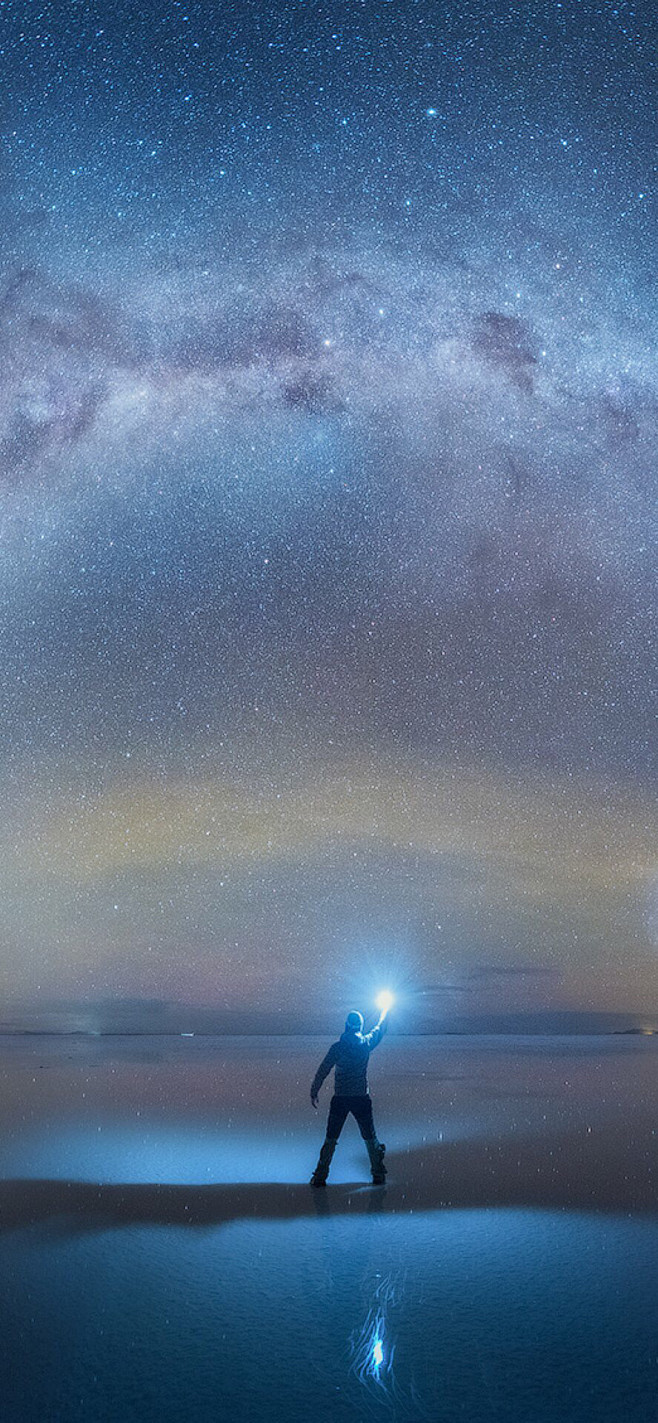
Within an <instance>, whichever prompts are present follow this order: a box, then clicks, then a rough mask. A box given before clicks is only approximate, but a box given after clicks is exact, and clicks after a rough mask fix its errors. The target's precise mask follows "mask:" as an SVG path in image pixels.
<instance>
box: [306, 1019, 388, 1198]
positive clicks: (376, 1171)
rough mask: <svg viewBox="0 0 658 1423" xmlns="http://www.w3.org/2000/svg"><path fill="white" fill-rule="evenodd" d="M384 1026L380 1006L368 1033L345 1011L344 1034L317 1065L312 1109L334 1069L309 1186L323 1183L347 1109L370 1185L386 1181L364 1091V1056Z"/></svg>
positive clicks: (378, 1039) (381, 1146) (381, 1148)
mask: <svg viewBox="0 0 658 1423" xmlns="http://www.w3.org/2000/svg"><path fill="white" fill-rule="evenodd" d="M387 1026H388V1009H387V1008H383V1009H382V1012H381V1014H380V1017H379V1022H378V1023H377V1024H376V1026H375V1027H374V1028H373V1029H372V1032H370V1033H364V1031H363V1017H362V1015H361V1013H356V1012H352V1013H348V1015H347V1018H346V1021H345V1031H344V1033H342V1035H341V1037H340V1038H339V1039H338V1042H335V1043H332V1045H331V1047H330V1048H329V1051H328V1053H327V1055H326V1057H324V1058H323V1059H322V1062H321V1063H320V1066H319V1067H318V1070H317V1072H316V1074H315V1077H314V1078H313V1081H312V1083H311V1102H312V1104H313V1106H314V1107H315V1108H317V1105H318V1092H319V1091H320V1088H321V1086H322V1083H323V1082H324V1080H325V1077H328V1076H329V1073H330V1072H331V1070H332V1068H335V1081H334V1095H333V1097H332V1099H331V1102H330V1104H329V1117H328V1120H327V1132H326V1136H325V1139H324V1142H323V1144H322V1149H321V1151H320V1156H319V1159H318V1164H317V1166H316V1168H315V1171H314V1172H313V1175H312V1176H311V1185H312V1186H326V1184H327V1176H328V1174H329V1167H330V1165H331V1160H332V1157H333V1154H334V1151H335V1150H336V1143H337V1141H338V1138H339V1136H340V1134H341V1131H342V1130H343V1127H344V1125H345V1122H346V1120H347V1117H348V1116H349V1114H350V1112H351V1113H352V1116H353V1117H355V1118H356V1122H357V1124H358V1128H359V1131H360V1132H361V1136H362V1137H363V1140H364V1141H365V1144H366V1147H367V1149H368V1156H369V1158H370V1169H371V1172H372V1180H373V1185H375V1186H383V1185H384V1183H385V1181H386V1167H385V1165H384V1154H385V1152H386V1147H385V1146H384V1144H383V1142H381V1141H378V1140H377V1133H376V1131H375V1123H374V1121H373V1115H372V1100H371V1097H370V1093H369V1091H368V1059H369V1057H370V1054H371V1052H372V1051H373V1048H376V1047H377V1046H378V1044H379V1043H380V1042H381V1040H382V1038H383V1036H384V1033H385V1032H386V1028H387Z"/></svg>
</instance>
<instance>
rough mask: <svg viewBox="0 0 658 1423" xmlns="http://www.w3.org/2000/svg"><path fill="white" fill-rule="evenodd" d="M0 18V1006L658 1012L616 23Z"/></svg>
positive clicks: (609, 17) (147, 1017) (99, 5)
mask: <svg viewBox="0 0 658 1423" xmlns="http://www.w3.org/2000/svg"><path fill="white" fill-rule="evenodd" d="M1 15H2V18H1V21H0V48H1V50H2V56H1V57H2V63H3V66H4V70H3V72H4V90H5V93H7V94H11V102H10V104H9V108H8V113H9V112H10V114H11V117H10V119H7V121H6V122H5V125H4V128H3V132H2V135H1V138H0V142H1V144H2V149H3V164H4V169H5V173H6V185H5V197H4V205H3V227H4V233H5V241H4V245H3V253H2V257H1V259H0V264H1V270H0V303H1V305H0V322H1V328H0V329H1V334H2V347H3V361H2V377H1V380H0V456H1V457H0V527H1V529H2V541H3V559H2V566H1V568H0V598H1V604H0V606H1V607H2V613H1V615H0V647H1V649H2V661H3V685H2V722H3V730H4V735H3V756H2V767H1V769H0V796H1V801H2V807H3V815H2V832H1V834H2V860H1V865H0V891H1V893H2V898H3V905H4V909H3V921H4V925H5V940H6V944H5V953H4V955H3V964H2V975H3V976H2V979H1V980H0V989H1V991H2V1005H3V1006H2V1007H1V1009H0V1017H1V1018H2V1021H4V1022H6V1023H8V1024H17V1023H36V1024H41V1025H44V1024H50V1023H55V1024H57V1025H61V1024H66V1023H69V1024H70V1023H71V1022H73V1023H84V1024H85V1025H89V1024H91V1025H92V1026H96V1027H97V1028H103V1027H105V1026H108V1025H113V1024H117V1023H122V1022H127V1021H130V1022H131V1023H137V1024H141V1025H143V1026H147V1027H148V1026H152V1025H153V1024H154V1023H156V1024H166V1025H167V1026H172V1027H173V1028H176V1026H177V1025H178V1024H179V1019H180V1011H179V1010H180V1009H181V1006H182V1005H185V1006H186V1011H187V1010H188V1009H191V1008H194V1010H195V1011H196V1012H197V1018H196V1019H195V1022H197V1023H199V1024H201V1025H205V1026H220V1027H227V1026H237V1027H240V1028H245V1027H247V1028H248V1027H249V1026H250V1025H254V1024H256V1025H263V1026H265V1027H271V1026H274V1025H276V1026H278V1027H280V1028H282V1029H287V1028H289V1027H294V1026H297V1025H298V1018H297V1012H296V1010H295V1011H294V1012H293V1013H292V1014H291V1013H290V1009H289V1005H290V1003H291V1001H292V1000H294V999H296V998H298V996H299V994H300V992H301V993H302V995H303V1000H304V1003H305V1005H306V1011H307V1012H308V1021H309V1023H310V1024H313V1023H321V1024H324V1021H325V1017H324V1015H325V1013H326V1012H327V1013H329V1014H330V1015H332V1014H334V1013H335V1012H336V1011H340V1012H342V1008H343V1004H344V1000H345V998H349V999H350V1001H351V1000H352V997H353V996H354V994H355V993H356V994H359V993H362V992H363V993H366V992H369V991H370V990H371V988H372V986H373V985H374V987H377V986H378V985H380V984H381V983H382V982H387V983H388V982H390V983H391V986H392V988H394V989H396V988H397V987H398V986H399V985H400V984H403V985H406V990H405V991H406V997H405V998H404V1001H405V1002H406V1004H407V1007H406V1009H405V1011H406V1013H407V1021H408V1022H409V1024H410V1025H413V1024H414V1023H416V1024H419V1023H421V1022H422V1023H423V1024H424V1025H425V1026H427V1025H435V1026H437V1027H445V1026H450V1025H451V1024H453V1025H454V1024H460V1023H476V1022H477V1023H483V1024H487V1023H495V1022H496V1021H498V1020H499V1019H500V1018H501V1015H507V1016H508V1017H509V1015H510V1014H511V1015H513V1014H517V1015H519V1019H521V1018H523V1015H526V1018H527V1020H528V1022H530V1021H531V1020H532V1021H537V1022H539V1021H545V1022H549V1021H554V1020H555V1015H556V1014H557V1015H559V1014H564V1013H568V1012H571V1013H573V1014H574V1021H575V1020H576V1019H577V1018H578V1014H581V1015H582V1014H597V1013H599V1014H614V1013H617V1012H619V1013H626V1014H631V1015H638V1014H642V1013H643V1012H644V1013H646V1012H647V1011H650V1009H651V1008H652V1007H655V1009H656V1012H658V977H657V973H656V964H657V959H656V953H657V950H658V913H657V910H656V904H657V902H658V900H657V897H656V884H657V883H658V881H657V879H656V853H655V844H656V840H655V829H656V813H655V799H654V794H653V792H654V789H655V770H656V760H655V745H656V742H655V735H654V734H653V732H654V722H653V719H652V714H651V713H652V701H653V698H654V695H655V685H656V663H655V609H656V598H655V566H656V473H655V450H656V442H657V437H658V375H657V372H656V363H655V325H656V297H655V282H654V278H653V267H654V253H655V221H656V203H655V190H656V189H655V176H656V173H655V151H656V150H655V136H656V135H655V117H654V84H655V74H654V69H653V67H654V64H655V60H654V57H653V48H652V39H651V35H652V23H651V22H652V16H651V13H650V9H649V7H647V6H643V5H639V4H631V3H628V0H619V3H616V4H613V3H608V0H596V3H592V0H581V2H580V3H576V0H564V3H562V4H555V3H548V0H532V2H531V3H530V4H528V5H524V6H518V5H515V4H508V5H505V6H503V7H502V8H501V7H493V8H492V7H491V6H485V5H483V4H481V3H479V2H478V0H469V3H468V4H466V5H460V6H459V7H452V6H447V7H440V6H437V5H436V4H434V3H430V0H399V3H395V4H391V3H385V4H381V5H374V6H370V5H365V4H361V3H354V0H350V3H345V0H342V3H317V4H312V5H310V4H306V3H304V4H302V3H295V4H288V3H286V4H283V3H280V2H279V0H277V2H276V3H273V2H272V0H269V3H266V4H262V3H260V2H259V3H256V0H253V3H242V0H241V3H240V4H239V5H228V6H222V7H221V9H220V10H218V9H217V7H216V6H211V5H208V4H205V3H202V0H195V3H193V4H190V5H187V6H186V5H184V4H183V3H179V0H174V3H169V0H149V3H147V4H145V5H144V6H141V7H139V8H138V9H137V10H136V9H135V7H129V6H128V5H126V4H125V3H123V0H119V3H117V4H115V5H113V6H110V5H109V3H107V0H94V3H89V0H79V3H71V4H67V5H61V4H59V3H54V2H53V3H48V0H45V3H43V4H40V5H38V6H32V5H27V4H25V3H23V4H17V3H14V0H8V3H5V5H4V6H3V7H2V12H1ZM370 968H371V969H372V979H373V985H371V984H370V978H369V977H368V974H369V973H370ZM364 975H365V977H364ZM122 1015H123V1016H122ZM204 1015H205V1016H204ZM551 1015H553V1016H552V1017H551Z"/></svg>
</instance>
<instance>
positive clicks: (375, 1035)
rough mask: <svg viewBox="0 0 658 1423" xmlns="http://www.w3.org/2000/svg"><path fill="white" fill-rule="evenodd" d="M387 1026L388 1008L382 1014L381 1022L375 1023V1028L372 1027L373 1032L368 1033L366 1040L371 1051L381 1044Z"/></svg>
mask: <svg viewBox="0 0 658 1423" xmlns="http://www.w3.org/2000/svg"><path fill="white" fill-rule="evenodd" d="M387 1027H388V1008H386V1009H385V1010H384V1012H382V1013H381V1014H380V1018H379V1022H378V1023H376V1024H375V1026H374V1028H373V1029H372V1032H370V1033H368V1036H367V1038H366V1042H367V1044H368V1047H369V1048H370V1051H371V1052H372V1050H373V1048H376V1047H379V1044H380V1042H381V1040H382V1038H383V1036H384V1033H385V1032H386V1029H387Z"/></svg>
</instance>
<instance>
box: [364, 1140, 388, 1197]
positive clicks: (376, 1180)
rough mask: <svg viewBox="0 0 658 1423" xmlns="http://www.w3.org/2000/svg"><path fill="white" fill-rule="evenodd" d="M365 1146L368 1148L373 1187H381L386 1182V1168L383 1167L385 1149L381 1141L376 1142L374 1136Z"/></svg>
mask: <svg viewBox="0 0 658 1423" xmlns="http://www.w3.org/2000/svg"><path fill="white" fill-rule="evenodd" d="M366 1146H367V1148H368V1156H369V1157H370V1170H371V1172H372V1184H373V1186H383V1185H384V1184H385V1181H386V1167H385V1165H384V1156H385V1154H386V1147H385V1146H384V1143H383V1141H378V1140H377V1137H376V1136H373V1137H372V1138H371V1139H370V1140H369V1141H367V1142H366Z"/></svg>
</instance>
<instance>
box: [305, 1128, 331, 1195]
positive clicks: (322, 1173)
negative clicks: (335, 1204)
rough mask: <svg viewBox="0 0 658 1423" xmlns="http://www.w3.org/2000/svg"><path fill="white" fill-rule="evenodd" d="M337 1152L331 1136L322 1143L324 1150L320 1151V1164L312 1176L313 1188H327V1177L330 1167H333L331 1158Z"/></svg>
mask: <svg viewBox="0 0 658 1423" xmlns="http://www.w3.org/2000/svg"><path fill="white" fill-rule="evenodd" d="M335 1150H336V1143H335V1141H332V1138H331V1137H329V1136H328V1137H326V1138H325V1140H324V1141H323V1143H322V1150H321V1151H320V1156H319V1158H318V1164H317V1166H316V1168H315V1171H314V1172H313V1175H312V1176H311V1185H312V1186H326V1184H327V1176H328V1175H329V1167H330V1166H331V1158H332V1156H333V1154H334V1151H335Z"/></svg>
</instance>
